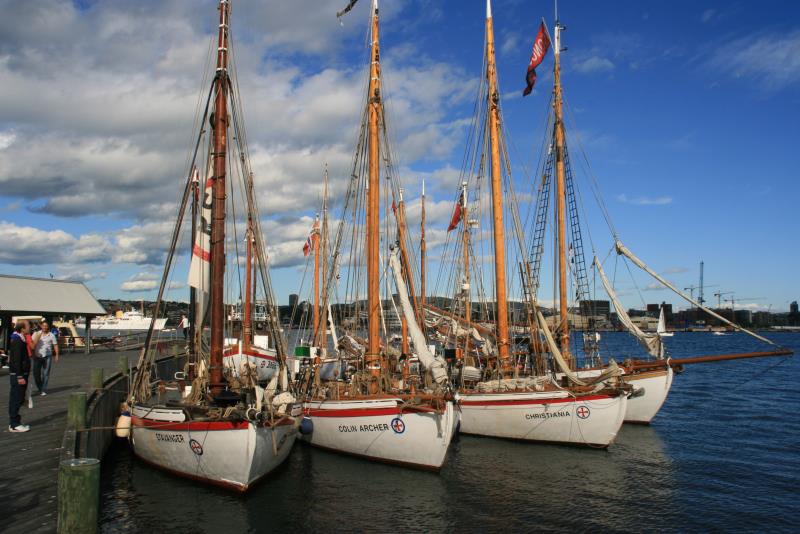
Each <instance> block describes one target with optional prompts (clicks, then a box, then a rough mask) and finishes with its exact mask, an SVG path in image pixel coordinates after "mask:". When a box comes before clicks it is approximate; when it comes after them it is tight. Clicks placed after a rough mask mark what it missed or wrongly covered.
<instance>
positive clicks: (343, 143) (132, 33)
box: [0, 0, 800, 311]
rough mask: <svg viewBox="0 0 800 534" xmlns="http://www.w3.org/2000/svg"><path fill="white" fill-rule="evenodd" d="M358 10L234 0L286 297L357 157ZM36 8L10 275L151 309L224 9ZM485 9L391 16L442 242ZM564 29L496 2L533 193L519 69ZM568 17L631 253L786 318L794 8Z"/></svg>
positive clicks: (3, 177) (798, 25) (792, 259)
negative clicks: (327, 183)
mask: <svg viewBox="0 0 800 534" xmlns="http://www.w3.org/2000/svg"><path fill="white" fill-rule="evenodd" d="M344 3H346V2H344V1H339V0H336V1H331V2H311V1H307V2H288V3H287V2H277V1H275V2H258V3H255V2H245V1H241V2H236V3H235V4H234V18H233V21H232V27H233V33H234V38H235V39H236V45H237V50H238V52H237V54H238V60H239V65H240V68H239V71H240V76H239V84H240V86H241V90H242V93H243V99H244V106H245V110H247V111H249V112H251V113H249V114H248V116H247V125H248V131H249V133H250V138H251V139H250V142H251V150H252V154H253V159H254V168H255V169H256V174H257V176H258V178H259V179H260V180H262V181H261V182H260V184H261V185H260V188H259V190H260V191H261V195H262V197H261V199H260V200H261V204H262V211H264V213H265V215H266V217H267V221H266V223H267V224H265V231H266V232H267V233H268V235H267V236H266V238H267V240H268V241H269V242H270V244H271V250H270V256H271V258H273V262H274V264H275V265H276V266H277V268H275V269H274V270H273V276H274V278H275V281H276V284H275V285H276V288H277V291H278V298H279V300H280V301H281V302H285V301H286V300H287V296H288V294H289V293H291V292H295V288H297V287H298V286H299V281H300V278H301V276H302V252H301V249H302V243H303V241H304V240H305V234H306V233H307V231H308V228H309V227H310V220H311V219H310V216H311V215H312V214H313V211H314V205H315V204H316V203H317V200H318V198H319V187H320V180H321V174H322V168H323V165H324V163H325V162H328V164H329V166H330V168H331V175H332V180H333V189H334V193H336V192H339V193H341V189H342V187H343V185H342V184H343V183H344V177H345V176H346V175H347V172H348V169H347V168H348V164H349V158H350V154H351V152H352V150H353V146H354V142H355V138H354V131H355V125H356V123H357V121H358V109H359V106H360V99H361V97H362V95H363V84H362V81H363V69H364V67H365V62H366V57H367V55H366V48H365V32H366V28H367V24H366V22H367V5H366V4H367V2H366V0H362V2H360V3H359V4H358V5H357V7H356V9H354V11H353V13H351V14H350V15H348V16H347V17H345V18H344V20H343V25H339V23H338V22H337V21H336V19H335V17H334V13H335V12H336V11H337V10H338V9H340V8H341V7H342V6H343V5H344ZM33 4H36V5H34V6H32V5H31V4H28V3H22V4H20V3H19V2H10V1H3V2H0V5H3V7H4V12H5V13H8V14H9V15H8V16H6V17H4V21H3V22H2V23H0V72H1V73H2V77H3V79H4V80H5V82H4V84H3V86H2V87H0V191H2V192H3V194H2V195H0V206H2V212H0V221H2V223H0V272H4V273H12V274H26V275H31V276H49V275H50V274H53V275H54V276H58V277H64V278H70V279H79V280H83V281H85V282H86V283H87V285H88V286H89V287H90V288H91V289H92V290H93V291H94V292H95V294H96V295H97V296H99V297H105V298H108V297H124V298H131V299H136V298H152V296H153V295H154V291H153V290H152V288H153V286H154V280H155V278H157V276H158V273H159V272H160V269H161V265H160V262H161V261H163V251H164V247H165V243H166V239H167V237H168V232H169V226H170V223H171V219H170V217H171V214H172V213H173V210H174V202H175V199H176V197H177V195H178V192H179V188H180V181H181V179H182V178H181V176H182V175H183V173H184V167H185V162H186V152H187V151H188V149H189V145H190V139H191V132H192V121H193V112H194V104H195V101H196V99H197V93H198V88H199V85H200V80H201V77H202V75H203V60H204V58H205V53H206V50H207V46H208V43H209V40H210V38H211V32H212V31H213V28H214V26H215V22H214V13H215V11H214V6H213V2H210V1H205V2H198V3H196V4H192V5H191V6H190V5H188V4H187V3H185V2H180V1H166V2H142V3H137V4H131V3H129V2H123V1H121V0H120V1H113V0H110V1H108V2H80V3H79V4H73V3H70V2H62V1H58V0H46V1H45V0H43V1H42V2H39V3H33ZM340 4H341V5H340ZM362 4H363V5H362ZM484 9H485V8H484V4H483V2H482V1H474V2H463V1H458V2H455V1H454V2H449V1H440V2H434V1H424V0H416V1H412V0H409V1H395V2H388V1H384V2H382V12H383V13H384V15H383V17H382V18H383V20H382V22H383V24H382V51H383V61H384V69H385V71H384V73H385V76H386V77H387V85H388V87H387V90H388V92H389V97H390V98H391V105H390V106H389V109H388V112H389V114H390V115H389V120H390V121H392V124H393V126H394V131H395V135H394V142H395V149H396V152H397V156H398V159H399V162H398V163H399V164H400V168H401V175H402V176H403V178H404V179H405V181H406V186H407V189H408V192H409V193H408V198H410V199H411V200H410V201H409V213H410V219H411V223H412V224H415V219H414V217H415V215H414V213H415V212H414V211H413V205H414V199H415V198H416V197H417V196H418V191H416V188H417V183H418V180H419V179H420V178H421V177H423V176H425V177H426V180H427V182H428V193H429V196H428V199H429V219H430V224H431V229H432V231H433V230H434V229H435V228H436V227H437V226H438V228H439V231H440V232H441V229H442V228H443V227H445V226H446V224H447V218H448V217H449V211H450V209H451V198H452V196H453V191H454V188H455V187H456V186H457V171H458V169H459V167H460V161H461V155H462V150H463V143H464V137H465V135H466V128H465V126H464V123H465V122H466V121H467V120H468V119H469V118H470V117H471V113H472V102H473V96H474V92H475V88H476V84H477V81H478V78H479V76H480V75H481V59H482V43H483V28H484ZM552 11H553V8H552V3H551V2H538V1H537V2H534V1H510V0H506V1H500V0H497V1H495V2H494V9H493V13H494V26H495V38H496V43H497V50H498V58H497V59H498V69H499V76H500V82H501V83H500V86H501V90H502V100H503V110H504V117H505V121H506V128H507V131H508V133H509V140H510V142H511V143H512V144H513V145H514V147H515V149H514V150H512V152H511V157H512V165H513V166H514V171H515V177H516V180H518V183H519V184H520V187H521V186H522V185H523V184H524V180H525V176H524V174H523V173H522V172H521V169H522V167H523V166H528V167H530V165H531V164H532V163H535V162H536V160H537V157H538V150H539V146H540V144H541V140H542V136H543V135H544V132H543V131H542V124H543V121H544V116H545V114H546V113H547V98H548V93H549V91H550V86H551V83H552V75H551V70H552V64H553V63H552V55H548V57H547V58H546V59H545V61H544V63H543V64H542V66H541V67H540V68H539V69H538V73H539V80H538V83H537V87H536V91H535V93H534V94H533V95H532V96H530V97H527V98H524V99H523V98H521V96H520V95H521V90H522V88H523V87H524V75H525V67H526V64H527V60H528V55H529V53H530V46H531V42H532V39H533V37H534V35H535V32H536V29H537V26H538V23H539V20H540V18H541V17H543V16H544V17H545V18H546V20H547V22H548V25H550V26H552V22H553V20H552V17H553V12H552ZM560 15H561V19H562V22H563V23H564V24H565V25H566V26H567V28H568V29H567V30H566V31H565V32H564V35H563V40H564V42H563V44H564V45H565V46H567V47H568V50H567V51H566V52H564V54H563V56H562V58H563V83H564V91H565V96H566V99H567V102H568V104H569V107H570V109H571V110H572V114H573V116H574V121H573V120H568V122H567V127H568V128H569V132H568V133H569V134H570V143H571V145H570V146H571V147H572V150H573V157H575V156H576V155H577V144H578V141H577V140H578V139H580V140H581V144H582V145H583V147H584V148H585V150H586V152H587V155H588V158H589V160H590V163H591V167H592V169H593V171H594V174H595V175H596V177H597V180H598V182H599V184H600V189H601V191H602V194H603V197H604V200H605V203H606V205H607V207H608V209H609V211H610V213H611V217H612V219H613V221H614V225H615V227H616V228H617V230H618V231H619V234H620V237H621V239H622V240H623V241H624V242H625V243H626V244H627V245H628V246H629V247H630V248H631V249H633V250H634V251H635V252H636V253H637V254H638V255H639V256H640V257H641V258H642V259H644V260H645V261H646V262H648V264H650V265H652V266H653V267H654V268H655V269H656V270H658V271H659V272H662V273H665V276H667V278H668V279H670V280H672V281H674V282H675V283H676V285H678V286H679V287H686V286H689V285H692V284H695V283H696V280H697V276H698V263H699V261H700V260H701V259H702V260H704V261H705V267H706V272H705V274H706V283H707V284H710V285H714V286H717V287H713V288H709V290H707V294H706V295H707V299H708V300H715V299H714V298H713V297H712V296H711V293H713V292H714V291H715V290H724V291H736V295H737V298H744V301H743V302H742V304H741V305H743V306H747V307H751V308H753V309H757V308H767V307H768V306H770V305H772V310H773V311H780V310H786V309H788V303H789V301H791V300H796V299H797V298H800V288H798V283H797V274H796V273H797V265H798V263H800V252H799V251H798V246H797V245H798V243H800V240H799V239H798V237H797V236H798V231H799V230H800V224H799V223H798V218H797V215H796V212H795V207H796V204H797V202H798V199H800V185H798V180H797V173H798V171H797V169H798V168H800V152H798V150H797V148H796V147H797V145H798V141H800V132H799V131H798V126H797V125H798V124H800V106H799V104H800V91H798V89H800V5H797V4H795V3H791V2H760V3H758V4H755V3H751V2H734V3H729V2H716V3H715V2H706V3H704V2H670V3H664V2H614V3H612V4H607V3H605V4H604V3H597V2H569V1H563V2H561V3H560ZM568 119H569V117H568ZM582 180H583V181H582ZM258 184H259V182H257V185H258ZM578 184H579V187H582V190H583V191H584V193H583V195H584V197H585V200H586V209H587V211H588V212H589V220H588V221H587V222H588V223H589V227H590V228H591V232H592V236H593V238H594V239H595V240H596V241H597V243H598V250H599V251H600V252H601V253H605V251H606V250H607V248H608V245H609V238H608V232H607V231H605V229H604V224H603V223H602V220H601V219H600V218H599V216H598V215H597V210H596V209H594V208H593V207H592V205H593V203H590V202H589V199H590V195H589V191H588V189H587V182H586V181H585V177H579V181H578ZM434 233H435V232H434ZM434 238H435V236H434ZM434 255H435V251H432V252H431V256H432V257H433V256H434ZM182 278H183V275H180V274H176V275H175V279H176V280H178V279H182ZM650 282H651V281H650V280H647V279H646V278H643V277H642V278H639V277H637V279H636V285H638V286H639V287H640V289H642V293H641V295H642V296H641V298H640V296H639V294H638V293H637V292H636V291H635V290H631V291H629V292H627V294H626V295H625V296H624V298H623V300H624V302H625V303H626V304H628V305H630V306H639V305H641V303H642V299H644V300H645V301H647V302H657V301H661V300H666V301H667V302H674V303H676V304H677V303H678V301H677V300H676V299H675V298H673V297H672V296H671V295H670V294H669V293H668V292H664V291H655V290H653V291H648V290H646V289H647V286H648V285H649V284H650ZM632 287H633V285H631V288H632ZM631 288H629V289H631ZM183 293H185V289H176V290H175V291H174V292H173V297H174V298H185V295H183ZM749 297H754V298H749ZM755 297H758V298H755ZM738 306H740V304H738V303H737V307H738Z"/></svg>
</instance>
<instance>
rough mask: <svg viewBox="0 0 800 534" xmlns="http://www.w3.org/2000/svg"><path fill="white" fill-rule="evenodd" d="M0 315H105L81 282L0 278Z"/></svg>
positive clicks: (1, 276) (14, 277) (24, 277)
mask: <svg viewBox="0 0 800 534" xmlns="http://www.w3.org/2000/svg"><path fill="white" fill-rule="evenodd" d="M0 313H4V314H8V313H12V314H15V315H34V314H38V315H48V314H68V315H104V314H105V313H106V311H105V310H104V309H103V307H102V306H101V305H100V303H99V302H97V299H95V298H94V295H92V293H91V291H89V289H88V288H87V287H86V286H85V285H83V283H82V282H69V281H66V280H53V279H49V278H30V277H27V276H12V275H7V274H0Z"/></svg>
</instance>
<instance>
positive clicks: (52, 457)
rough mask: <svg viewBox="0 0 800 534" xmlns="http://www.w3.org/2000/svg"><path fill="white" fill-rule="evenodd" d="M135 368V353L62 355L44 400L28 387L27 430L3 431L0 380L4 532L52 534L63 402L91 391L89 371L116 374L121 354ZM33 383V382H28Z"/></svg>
mask: <svg viewBox="0 0 800 534" xmlns="http://www.w3.org/2000/svg"><path fill="white" fill-rule="evenodd" d="M122 355H124V356H127V357H128V361H129V362H131V364H133V365H135V362H136V358H137V356H138V351H127V352H119V351H104V352H93V353H92V354H90V355H88V356H87V355H86V354H83V353H80V354H78V353H66V354H64V355H63V356H62V358H61V360H60V361H59V362H58V363H57V364H56V365H55V366H54V367H53V369H52V372H51V373H50V384H49V391H48V394H47V396H45V397H41V396H39V395H38V394H37V390H36V385H35V383H34V384H33V385H32V386H31V387H33V388H34V389H33V393H34V394H33V409H28V407H27V404H26V405H25V406H23V408H22V410H21V414H22V422H23V423H25V424H27V425H30V426H31V431H30V432H27V433H24V434H16V433H11V432H9V431H8V390H9V387H10V386H9V378H8V375H3V376H1V377H0V406H2V412H3V413H2V419H0V421H2V427H0V495H2V502H3V504H2V510H3V514H2V515H3V521H4V524H3V527H2V530H3V532H8V533H16V532H20V533H23V532H24V533H26V534H32V533H40V532H41V533H45V532H48V533H49V532H55V531H56V520H57V508H58V503H57V501H56V492H57V477H58V461H59V457H60V455H61V440H62V438H63V435H64V429H65V428H66V417H67V399H68V398H69V395H70V393H72V392H74V391H87V392H88V391H90V388H89V375H90V369H92V368H93V367H102V368H103V369H104V372H105V376H106V377H109V376H111V375H113V374H115V373H117V365H118V363H117V362H118V360H119V357H120V356H122ZM32 382H33V380H32Z"/></svg>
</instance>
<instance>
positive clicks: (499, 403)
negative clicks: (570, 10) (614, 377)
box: [459, 395, 614, 406]
mask: <svg viewBox="0 0 800 534" xmlns="http://www.w3.org/2000/svg"><path fill="white" fill-rule="evenodd" d="M613 398H614V397H611V396H610V395H587V396H585V397H577V398H576V397H564V398H563V399H509V400H480V401H470V400H462V401H460V402H459V404H461V405H462V406H522V405H526V404H563V403H567V402H585V401H592V400H608V399H613Z"/></svg>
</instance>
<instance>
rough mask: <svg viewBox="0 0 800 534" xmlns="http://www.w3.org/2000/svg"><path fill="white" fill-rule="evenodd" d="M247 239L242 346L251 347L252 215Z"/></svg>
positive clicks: (244, 347)
mask: <svg viewBox="0 0 800 534" xmlns="http://www.w3.org/2000/svg"><path fill="white" fill-rule="evenodd" d="M245 239H247V246H246V250H247V253H246V254H247V260H246V262H245V264H246V265H247V267H246V269H245V270H246V271H247V273H246V274H245V279H244V316H243V317H242V348H243V349H248V348H250V339H252V317H253V315H252V313H253V309H252V306H253V302H252V301H253V298H252V297H253V221H252V218H251V217H250V215H248V216H247V231H246V232H245Z"/></svg>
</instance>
